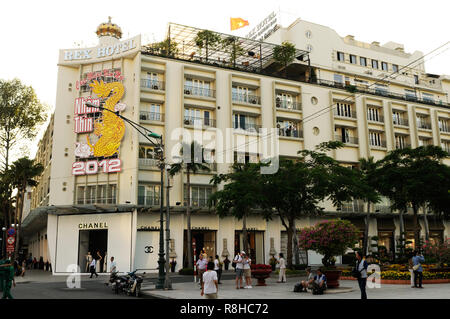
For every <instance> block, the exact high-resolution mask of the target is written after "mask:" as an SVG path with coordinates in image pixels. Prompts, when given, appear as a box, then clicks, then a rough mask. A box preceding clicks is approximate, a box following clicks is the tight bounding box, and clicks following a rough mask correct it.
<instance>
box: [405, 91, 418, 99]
mask: <svg viewBox="0 0 450 319" xmlns="http://www.w3.org/2000/svg"><path fill="white" fill-rule="evenodd" d="M405 98H406V99H407V100H409V101H416V100H417V97H416V91H414V90H409V89H405Z"/></svg>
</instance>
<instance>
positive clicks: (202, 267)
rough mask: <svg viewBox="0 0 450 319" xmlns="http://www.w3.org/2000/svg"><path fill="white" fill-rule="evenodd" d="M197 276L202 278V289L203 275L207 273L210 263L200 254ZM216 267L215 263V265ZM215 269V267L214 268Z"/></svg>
mask: <svg viewBox="0 0 450 319" xmlns="http://www.w3.org/2000/svg"><path fill="white" fill-rule="evenodd" d="M196 265H197V274H198V277H199V278H200V287H201V286H202V285H203V274H204V272H205V271H206V266H207V265H208V261H207V260H206V258H204V257H203V254H200V255H199V256H198V260H197V264H196ZM213 265H214V263H213ZM213 269H214V267H213Z"/></svg>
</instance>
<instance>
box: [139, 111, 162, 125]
mask: <svg viewBox="0 0 450 319" xmlns="http://www.w3.org/2000/svg"><path fill="white" fill-rule="evenodd" d="M139 119H140V120H141V121H158V122H164V113H157V112H147V111H140V112H139Z"/></svg>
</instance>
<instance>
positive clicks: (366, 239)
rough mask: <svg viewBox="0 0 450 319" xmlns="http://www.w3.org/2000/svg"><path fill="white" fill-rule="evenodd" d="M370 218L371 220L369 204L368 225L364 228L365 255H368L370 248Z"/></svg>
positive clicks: (368, 206)
mask: <svg viewBox="0 0 450 319" xmlns="http://www.w3.org/2000/svg"><path fill="white" fill-rule="evenodd" d="M369 218H370V202H369V201H368V202H367V214H366V225H365V227H364V243H363V254H364V255H367V253H368V246H369Z"/></svg>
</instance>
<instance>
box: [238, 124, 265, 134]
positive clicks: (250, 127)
mask: <svg viewBox="0 0 450 319" xmlns="http://www.w3.org/2000/svg"><path fill="white" fill-rule="evenodd" d="M260 128H261V125H258V124H249V123H246V124H239V126H238V127H234V129H235V130H244V131H248V132H256V133H258V132H259V129H260Z"/></svg>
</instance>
